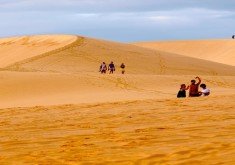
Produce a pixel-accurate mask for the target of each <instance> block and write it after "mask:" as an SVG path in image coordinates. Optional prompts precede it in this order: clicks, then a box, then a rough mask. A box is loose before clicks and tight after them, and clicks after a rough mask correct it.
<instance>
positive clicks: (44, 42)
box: [0, 35, 77, 68]
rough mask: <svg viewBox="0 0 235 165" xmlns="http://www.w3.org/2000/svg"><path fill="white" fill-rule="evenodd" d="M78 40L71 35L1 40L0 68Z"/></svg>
mask: <svg viewBox="0 0 235 165" xmlns="http://www.w3.org/2000/svg"><path fill="white" fill-rule="evenodd" d="M76 39H77V37H76V36H70V35H40V36H24V37H14V38H6V39H0V68H4V67H6V66H8V65H10V64H14V63H16V62H18V61H22V60H25V59H28V58H31V57H34V56H38V55H40V54H43V53H45V52H48V51H52V50H55V49H57V48H61V47H63V46H65V45H68V44H70V43H72V42H74V41H75V40H76Z"/></svg>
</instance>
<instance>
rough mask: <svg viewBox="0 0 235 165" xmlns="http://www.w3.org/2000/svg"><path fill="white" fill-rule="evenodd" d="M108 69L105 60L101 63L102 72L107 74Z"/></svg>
mask: <svg viewBox="0 0 235 165" xmlns="http://www.w3.org/2000/svg"><path fill="white" fill-rule="evenodd" d="M106 71H107V66H106V64H105V62H103V63H102V64H101V65H100V72H101V74H105V73H106Z"/></svg>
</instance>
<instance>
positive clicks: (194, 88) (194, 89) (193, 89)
mask: <svg viewBox="0 0 235 165" xmlns="http://www.w3.org/2000/svg"><path fill="white" fill-rule="evenodd" d="M196 79H198V82H197V83H196V80H191V85H190V86H189V97H199V96H201V93H200V92H199V91H198V88H199V85H200V84H201V79H200V77H196Z"/></svg>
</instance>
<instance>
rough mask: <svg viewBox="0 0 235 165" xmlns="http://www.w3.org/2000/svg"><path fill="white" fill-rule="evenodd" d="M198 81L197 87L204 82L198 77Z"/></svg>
mask: <svg viewBox="0 0 235 165" xmlns="http://www.w3.org/2000/svg"><path fill="white" fill-rule="evenodd" d="M196 79H198V83H197V85H199V84H201V82H202V80H201V78H200V77H196Z"/></svg>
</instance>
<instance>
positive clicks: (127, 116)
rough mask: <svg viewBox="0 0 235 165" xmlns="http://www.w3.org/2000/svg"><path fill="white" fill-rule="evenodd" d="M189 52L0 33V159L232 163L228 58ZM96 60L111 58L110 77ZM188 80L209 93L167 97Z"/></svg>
mask: <svg viewBox="0 0 235 165" xmlns="http://www.w3.org/2000/svg"><path fill="white" fill-rule="evenodd" d="M197 42H200V41H197ZM202 42H204V41H202ZM216 42H219V43H222V44H223V43H224V44H225V42H228V41H223V40H221V41H216ZM185 43H187V42H186V41H185ZM190 43H191V41H190V42H189V44H190ZM141 46H143V45H141ZM162 47H163V46H162ZM176 47H177V46H176ZM211 49H212V48H211ZM190 50H191V49H190ZM190 50H189V49H185V52H184V51H183V50H180V51H177V50H176V49H175V50H174V49H170V48H169V51H168V48H167V47H166V48H165V47H164V49H163V48H162V49H159V50H158V48H155V47H154V48H152V47H151V48H144V47H140V46H136V45H133V44H123V43H116V42H109V41H103V40H97V39H91V38H86V37H80V36H68V35H65V36H64V35H62V36H60V35H52V36H31V37H19V38H9V39H1V40H0V59H1V60H0V69H1V71H0V80H1V81H0V92H1V93H0V142H1V144H0V164H79V163H91V164H99V163H101V164H102V163H109V164H154V163H155V164H216V163H217V164H234V163H235V154H234V153H235V138H234V137H235V127H234V125H235V112H234V108H235V102H234V100H235V67H234V66H232V64H234V62H235V60H234V58H233V57H234V56H233V54H232V53H228V54H226V53H225V52H224V53H223V54H221V55H218V56H216V58H215V59H214V58H213V59H214V60H209V58H210V59H211V55H210V54H211V52H210V49H209V48H208V52H207V51H206V49H204V51H203V52H204V53H205V56H200V59H199V58H194V57H195V55H194V54H196V53H191V54H189V55H188V56H186V54H188V51H190ZM224 50H226V51H227V52H234V51H235V47H232V46H229V47H226V48H224ZM191 51H192V52H193V50H191ZM204 57H205V58H204ZM217 57H218V58H217ZM103 61H105V62H106V63H109V62H110V61H114V63H115V64H116V67H117V70H116V72H115V73H114V74H113V75H109V74H106V75H101V74H100V73H99V65H100V64H101V62H103ZM122 62H124V63H125V65H126V74H124V75H122V74H121V69H120V68H119V66H120V65H121V63H122ZM228 64H230V65H228ZM196 76H200V77H201V78H202V81H203V83H206V84H207V86H208V87H209V88H210V89H211V95H210V96H209V97H200V98H186V99H176V94H177V92H178V90H179V87H180V84H182V83H185V84H189V83H190V80H191V79H194V78H195V77H196Z"/></svg>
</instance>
